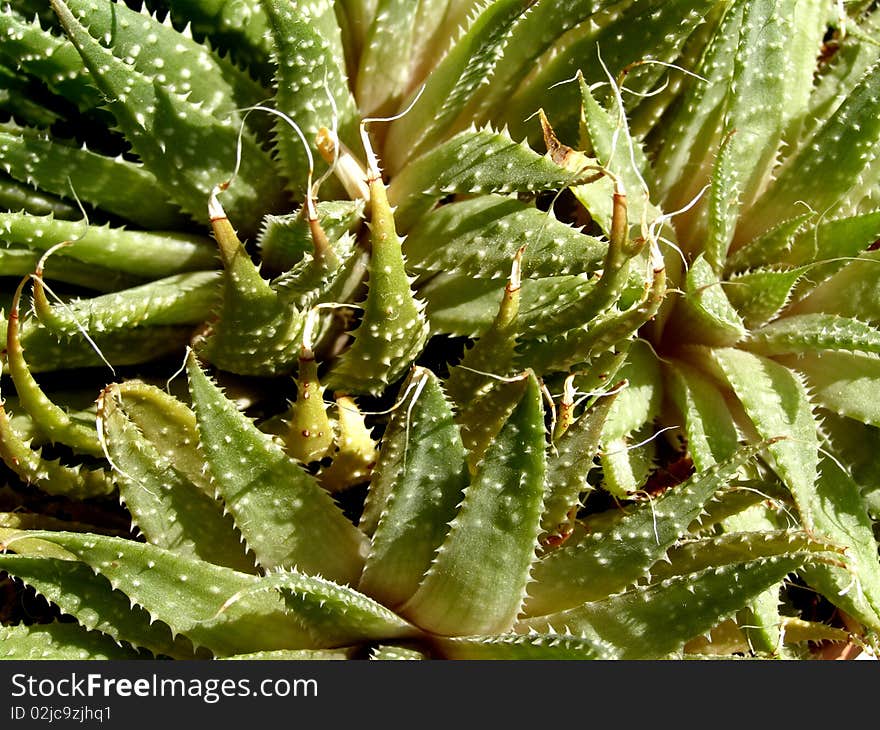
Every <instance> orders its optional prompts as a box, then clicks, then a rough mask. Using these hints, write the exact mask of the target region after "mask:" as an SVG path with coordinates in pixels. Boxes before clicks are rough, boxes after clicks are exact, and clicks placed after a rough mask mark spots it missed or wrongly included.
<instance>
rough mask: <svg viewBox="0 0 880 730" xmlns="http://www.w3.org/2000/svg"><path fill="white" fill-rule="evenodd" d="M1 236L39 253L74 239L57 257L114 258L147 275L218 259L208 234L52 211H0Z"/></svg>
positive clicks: (101, 261) (121, 266) (207, 265)
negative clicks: (88, 222) (88, 220)
mask: <svg viewBox="0 0 880 730" xmlns="http://www.w3.org/2000/svg"><path fill="white" fill-rule="evenodd" d="M0 239H2V241H3V243H4V244H5V245H7V246H22V247H26V248H28V249H29V250H32V251H34V252H40V253H44V252H46V251H47V250H48V249H49V248H51V247H52V246H54V245H56V244H58V243H61V242H62V241H72V243H71V244H70V245H67V246H64V247H62V248H59V249H58V250H56V251H55V252H54V253H53V255H52V259H54V258H56V257H62V258H63V257H69V258H73V259H76V260H77V261H81V262H83V263H85V264H93V265H98V266H105V267H106V266H107V265H108V264H112V265H113V267H114V269H116V270H118V271H121V272H125V273H128V274H132V275H135V276H142V277H155V278H159V277H163V276H171V275H172V274H178V273H181V272H183V271H198V270H201V269H211V268H214V267H215V266H216V262H217V250H216V247H215V246H214V244H213V243H211V241H210V240H208V239H207V238H205V237H204V236H197V235H186V234H180V233H174V232H172V231H163V232H162V233H151V232H145V231H134V230H128V229H125V228H114V227H111V226H109V225H107V226H85V225H83V224H82V223H80V222H73V221H66V220H60V219H58V218H55V217H54V216H52V215H47V216H35V215H27V214H25V213H0ZM52 259H48V260H47V262H49V263H50V262H51V261H52Z"/></svg>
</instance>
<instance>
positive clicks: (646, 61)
mask: <svg viewBox="0 0 880 730" xmlns="http://www.w3.org/2000/svg"><path fill="white" fill-rule="evenodd" d="M632 66H634V67H635V66H663V67H664V68H671V69H675V70H676V71H681V72H682V73H683V74H685V75H686V76H691V77H693V78H695V79H698V80H700V81H702V82H703V83H704V84H708V83H709V79H707V78H705V77H704V76H700V74H698V73H695V72H693V71H691V70H689V69H686V68H685V67H684V66H679V65H678V64H675V63H668V62H667V61H659V60H657V59H655V58H645V59H643V60H641V61H638V62H636V63H634V64H632Z"/></svg>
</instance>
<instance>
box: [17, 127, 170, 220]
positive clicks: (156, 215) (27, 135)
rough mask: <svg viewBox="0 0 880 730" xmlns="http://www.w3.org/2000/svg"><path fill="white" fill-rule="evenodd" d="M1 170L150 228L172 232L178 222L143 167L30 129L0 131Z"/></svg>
mask: <svg viewBox="0 0 880 730" xmlns="http://www.w3.org/2000/svg"><path fill="white" fill-rule="evenodd" d="M0 155H2V157H3V162H2V166H3V169H4V170H5V171H6V172H7V173H8V174H9V175H10V176H11V177H13V178H15V179H16V180H20V181H21V182H26V183H29V184H36V185H38V186H39V187H40V188H41V189H42V190H45V191H46V192H49V193H54V194H55V195H59V196H62V197H69V196H70V195H71V188H72V189H73V190H74V191H76V195H77V196H78V197H79V198H80V199H81V200H84V201H86V202H89V203H94V204H95V205H98V206H100V207H101V208H103V209H104V210H107V211H109V212H111V213H115V214H117V215H120V216H122V217H124V218H128V219H129V220H132V221H134V222H136V223H138V224H139V225H142V226H144V227H145V228H149V229H154V230H156V229H163V228H174V227H175V226H176V225H179V224H180V222H181V221H182V220H183V216H182V215H181V214H180V212H179V210H178V208H177V206H175V205H174V204H172V203H170V202H168V195H167V194H166V191H165V185H164V183H161V182H160V181H159V180H158V179H157V178H156V177H155V176H154V175H153V174H152V173H151V172H149V171H148V170H147V169H146V168H145V167H144V166H142V165H140V164H137V163H134V162H131V161H129V160H126V159H123V158H122V157H121V156H120V157H113V158H111V157H105V156H103V155H100V154H97V153H95V152H90V151H89V150H87V149H83V148H79V147H75V146H73V145H71V144H64V143H63V142H59V141H58V140H57V139H55V138H50V137H48V136H47V135H45V134H42V133H36V132H34V131H32V130H26V129H20V128H14V127H10V126H8V125H4V126H3V127H0Z"/></svg>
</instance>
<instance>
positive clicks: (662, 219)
mask: <svg viewBox="0 0 880 730" xmlns="http://www.w3.org/2000/svg"><path fill="white" fill-rule="evenodd" d="M709 187H710V186H709V185H704V186H703V187H702V188H701V189H700V191H699V192H698V193H697V194H696V195H695V196H694V197H693V198H692V199H691V200H690V201H689V202H688V203H687V204H685V205H684V206H683V207H681V208H679V209H678V210H674V211H672V212H671V213H661V214H660V215H658V216H657V217H656V218H655V219H654V220H653V221H651V224H650V226H649V227H648V231H647V232H646V234H645V238H646V239H647V240H649V241H661V240H662V242H663V243H665V244H666V245H667V246H669V247H671V248H673V249H675V251H677V252H678V255H679V256H680V257H681V260H682V263H683V264H684V270H685V271H688V270H689V268H690V267H689V266H688V262H687V258H686V257H685V255H684V252H683V251H682V250H681V249H680V248H679V247H678V246H677V245H676V244H674V243H673V242H672V241H670V240H668V239H667V238H665V237H663V236H660V234H659V231H660V229H661V228H662V227H663V225H664V224H665V223H666V222H667V221H671V220H672V219H673V218H675V217H676V216H679V215H682V214H683V213H687V212H688V211H689V210H691V209H692V208H693V207H694V206H695V205H696V204H697V203H699V202H700V198H702V197H703V195H705V194H706V191H707V190H708V189H709Z"/></svg>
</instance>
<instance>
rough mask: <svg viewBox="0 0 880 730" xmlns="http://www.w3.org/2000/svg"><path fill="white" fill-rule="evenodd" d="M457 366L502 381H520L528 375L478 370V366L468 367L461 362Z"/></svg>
mask: <svg viewBox="0 0 880 730" xmlns="http://www.w3.org/2000/svg"><path fill="white" fill-rule="evenodd" d="M455 367H457V368H461V369H462V370H467V371H469V372H471V373H476V374H477V375H483V376H485V377H487V378H491V379H492V380H498V381H500V382H502V383H518V382H519V381H520V380H522V379H523V378H525V377H527V376H526V375H524V374H523V375H513V376H509V377H505V376H503V375H496V374H495V373H487V372H486V371H485V370H477V369H476V368H471V367H468V366H467V365H461V364H458V365H456V366H455Z"/></svg>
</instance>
